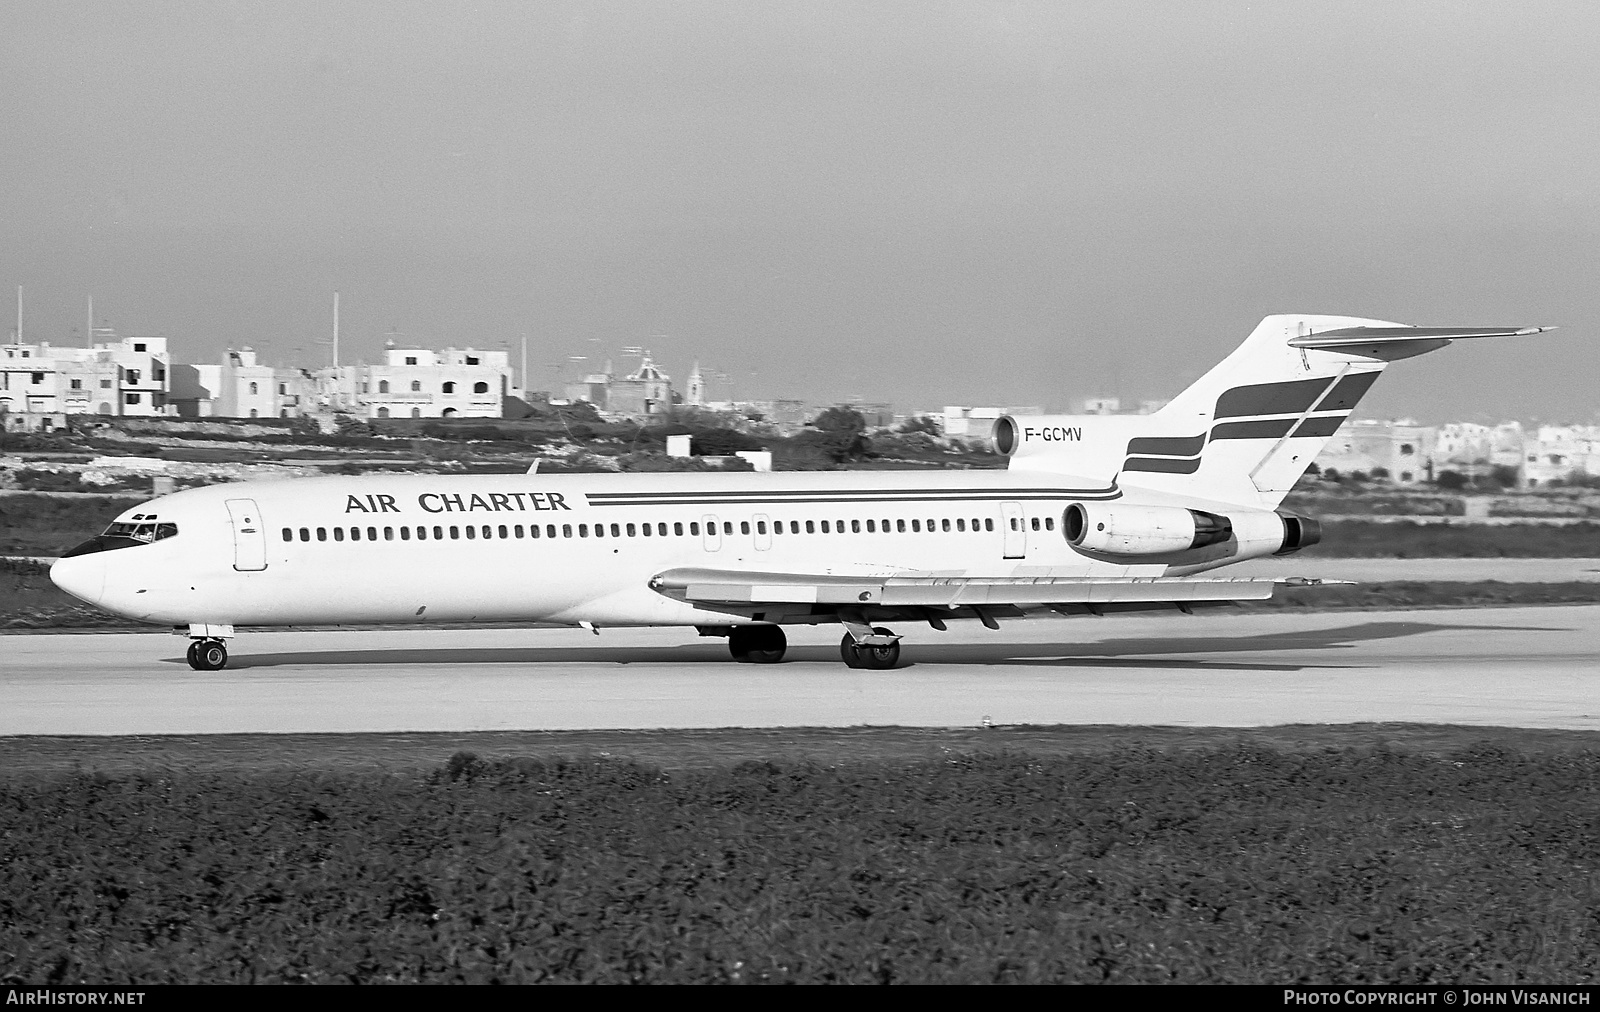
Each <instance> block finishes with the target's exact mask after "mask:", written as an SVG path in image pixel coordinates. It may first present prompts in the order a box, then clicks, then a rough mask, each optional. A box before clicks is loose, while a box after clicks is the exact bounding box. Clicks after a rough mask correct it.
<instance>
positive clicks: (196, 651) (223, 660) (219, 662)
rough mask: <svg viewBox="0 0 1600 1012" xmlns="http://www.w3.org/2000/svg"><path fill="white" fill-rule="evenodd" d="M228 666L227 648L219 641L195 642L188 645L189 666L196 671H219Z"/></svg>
mask: <svg viewBox="0 0 1600 1012" xmlns="http://www.w3.org/2000/svg"><path fill="white" fill-rule="evenodd" d="M227 664H228V648H227V647H226V646H224V645H223V643H222V641H221V640H195V641H194V642H193V643H191V644H189V666H190V667H191V668H194V669H195V670H196V671H221V670H222V669H223V668H224V667H226V666H227Z"/></svg>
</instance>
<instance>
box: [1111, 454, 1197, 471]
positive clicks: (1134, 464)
mask: <svg viewBox="0 0 1600 1012" xmlns="http://www.w3.org/2000/svg"><path fill="white" fill-rule="evenodd" d="M1122 469H1123V470H1124V471H1156V472H1159V473H1161V474H1194V473H1195V472H1196V471H1198V470H1200V458H1199V457H1191V458H1189V459H1187V460H1174V459H1170V458H1167V457H1129V458H1128V459H1127V460H1125V461H1123V462H1122Z"/></svg>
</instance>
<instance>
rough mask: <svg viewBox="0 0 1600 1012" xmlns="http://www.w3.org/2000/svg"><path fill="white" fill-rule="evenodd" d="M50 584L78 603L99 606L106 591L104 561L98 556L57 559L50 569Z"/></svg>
mask: <svg viewBox="0 0 1600 1012" xmlns="http://www.w3.org/2000/svg"><path fill="white" fill-rule="evenodd" d="M50 582H51V583H54V584H55V585H56V586H57V587H60V588H61V589H62V590H64V591H66V592H67V593H69V594H71V595H72V596H73V597H75V598H77V599H78V600H80V601H87V602H88V603H90V604H99V603H100V598H101V597H102V596H104V595H105V590H106V564H105V560H104V559H102V558H100V556H99V555H98V554H95V555H79V556H76V557H74V558H70V559H57V560H56V561H55V564H54V565H52V566H51V567H50Z"/></svg>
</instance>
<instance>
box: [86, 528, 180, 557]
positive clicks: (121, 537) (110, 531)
mask: <svg viewBox="0 0 1600 1012" xmlns="http://www.w3.org/2000/svg"><path fill="white" fill-rule="evenodd" d="M177 536H178V525H177V524H163V523H155V522H153V521H148V520H146V521H141V522H137V523H135V522H131V521H121V522H118V523H114V524H112V525H111V526H110V527H107V528H106V532H105V533H104V534H101V535H99V536H97V537H93V538H90V539H89V540H88V541H85V542H84V543H83V544H81V545H79V546H77V547H76V548H74V549H72V550H71V551H70V552H67V553H66V554H65V555H63V556H62V558H64V559H70V558H72V557H73V556H76V555H92V554H93V553H95V552H110V551H115V550H116V549H118V548H136V547H138V546H140V545H148V544H151V543H153V542H156V541H165V540H166V539H167V538H175V537H177Z"/></svg>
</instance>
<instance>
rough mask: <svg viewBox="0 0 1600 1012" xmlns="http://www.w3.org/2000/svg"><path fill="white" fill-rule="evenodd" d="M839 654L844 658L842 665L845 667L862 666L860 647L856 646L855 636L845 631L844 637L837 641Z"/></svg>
mask: <svg viewBox="0 0 1600 1012" xmlns="http://www.w3.org/2000/svg"><path fill="white" fill-rule="evenodd" d="M839 656H840V657H842V658H844V666H845V667H847V668H859V667H862V662H861V648H860V647H858V646H856V640H855V637H854V636H851V635H850V634H849V633H845V634H844V639H842V640H840V641H839Z"/></svg>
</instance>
